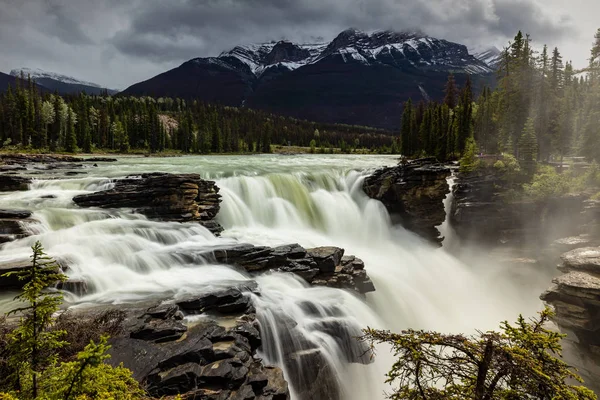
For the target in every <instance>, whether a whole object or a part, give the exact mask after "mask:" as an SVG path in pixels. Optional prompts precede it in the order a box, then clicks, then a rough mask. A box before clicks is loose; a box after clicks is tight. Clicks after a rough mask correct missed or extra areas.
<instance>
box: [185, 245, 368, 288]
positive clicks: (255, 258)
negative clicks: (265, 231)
mask: <svg viewBox="0 0 600 400" xmlns="http://www.w3.org/2000/svg"><path fill="white" fill-rule="evenodd" d="M182 256H184V257H185V256H188V257H190V255H189V254H187V255H186V254H182ZM193 257H197V259H192V260H190V261H192V262H194V261H198V262H216V263H222V264H228V265H232V266H236V267H240V268H243V269H244V270H246V271H247V272H249V273H250V274H253V275H256V274H261V273H264V272H267V271H275V272H289V273H293V274H295V275H298V276H299V277H301V278H302V279H304V280H305V281H307V282H308V283H310V284H311V285H313V286H327V287H333V288H338V289H349V290H354V291H356V292H357V293H360V294H365V293H368V292H373V291H375V286H374V285H373V282H372V281H371V279H370V278H369V276H368V275H367V272H366V271H365V264H364V262H363V261H362V260H360V259H358V258H356V257H354V256H344V249H341V248H339V247H318V248H314V249H304V248H303V247H302V246H300V245H298V244H292V245H285V246H279V247H274V248H271V247H265V246H254V245H251V244H240V245H236V246H233V247H220V248H215V249H211V250H207V251H204V252H199V253H195V254H194V255H193Z"/></svg>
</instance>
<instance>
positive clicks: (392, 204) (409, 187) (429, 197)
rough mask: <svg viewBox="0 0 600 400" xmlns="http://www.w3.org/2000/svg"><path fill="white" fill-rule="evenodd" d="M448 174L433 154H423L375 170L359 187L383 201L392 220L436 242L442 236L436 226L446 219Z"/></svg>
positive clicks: (448, 171) (444, 166) (440, 240)
mask: <svg viewBox="0 0 600 400" xmlns="http://www.w3.org/2000/svg"><path fill="white" fill-rule="evenodd" d="M450 174H451V170H450V168H449V167H448V166H446V165H443V164H440V163H438V162H437V160H436V159H435V158H423V159H419V160H413V161H408V162H406V163H401V164H398V165H397V166H394V167H389V168H383V169H380V170H377V171H375V173H374V174H373V175H371V176H368V177H367V178H365V181H364V184H363V190H364V192H365V193H366V194H367V196H369V197H370V198H372V199H376V200H380V201H381V202H382V203H383V205H384V206H385V207H386V208H387V210H388V212H389V213H390V217H391V218H392V222H393V223H395V224H400V225H402V226H404V227H405V228H406V229H408V230H410V231H412V232H415V233H417V234H418V235H420V236H422V237H423V238H425V239H427V240H428V241H430V242H432V243H436V244H438V245H439V244H440V243H441V242H442V240H443V238H442V237H440V232H439V231H438V229H437V226H439V225H441V224H442V223H443V222H444V220H445V219H446V212H445V210H444V199H445V198H446V195H447V194H448V193H450V187H449V185H448V182H447V179H448V177H449V176H450Z"/></svg>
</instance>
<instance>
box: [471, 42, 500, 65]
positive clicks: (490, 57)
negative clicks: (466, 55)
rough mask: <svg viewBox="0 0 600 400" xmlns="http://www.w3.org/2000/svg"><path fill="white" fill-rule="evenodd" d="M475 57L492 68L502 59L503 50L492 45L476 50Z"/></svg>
mask: <svg viewBox="0 0 600 400" xmlns="http://www.w3.org/2000/svg"><path fill="white" fill-rule="evenodd" d="M473 57H475V58H476V59H478V60H480V61H482V62H484V63H485V64H487V65H489V66H490V67H492V68H496V67H497V66H498V64H500V61H501V60H502V51H500V50H498V48H497V47H490V48H489V49H486V50H483V51H474V52H473Z"/></svg>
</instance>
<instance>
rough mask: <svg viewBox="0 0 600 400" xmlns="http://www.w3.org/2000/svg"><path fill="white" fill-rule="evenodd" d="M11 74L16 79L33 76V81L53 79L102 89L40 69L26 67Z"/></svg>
mask: <svg viewBox="0 0 600 400" xmlns="http://www.w3.org/2000/svg"><path fill="white" fill-rule="evenodd" d="M10 74H11V75H12V76H16V77H20V76H21V75H23V76H24V77H25V78H27V77H28V76H31V79H33V80H38V79H53V80H55V81H59V82H63V83H68V84H74V85H85V86H92V87H97V88H101V86H100V85H98V84H96V83H93V82H86V81H82V80H79V79H75V78H73V77H70V76H67V75H61V74H58V73H56V72H49V71H44V70H42V69H39V68H26V67H25V68H18V69H13V70H12V71H10Z"/></svg>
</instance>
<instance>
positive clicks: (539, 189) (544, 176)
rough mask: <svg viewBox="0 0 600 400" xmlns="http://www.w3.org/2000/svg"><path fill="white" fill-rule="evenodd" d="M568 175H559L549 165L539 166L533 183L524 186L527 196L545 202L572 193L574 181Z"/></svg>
mask: <svg viewBox="0 0 600 400" xmlns="http://www.w3.org/2000/svg"><path fill="white" fill-rule="evenodd" d="M571 178H572V177H571V176H569V175H568V174H559V173H558V172H556V170H555V169H554V168H553V167H551V166H548V165H539V166H538V167H537V172H536V173H535V174H534V175H533V178H532V180H531V183H527V184H525V185H523V189H524V191H525V195H526V196H527V197H529V198H531V199H533V200H543V199H547V198H550V197H554V196H560V195H564V194H567V193H570V192H571V191H572V189H573V180H572V179H571Z"/></svg>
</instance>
